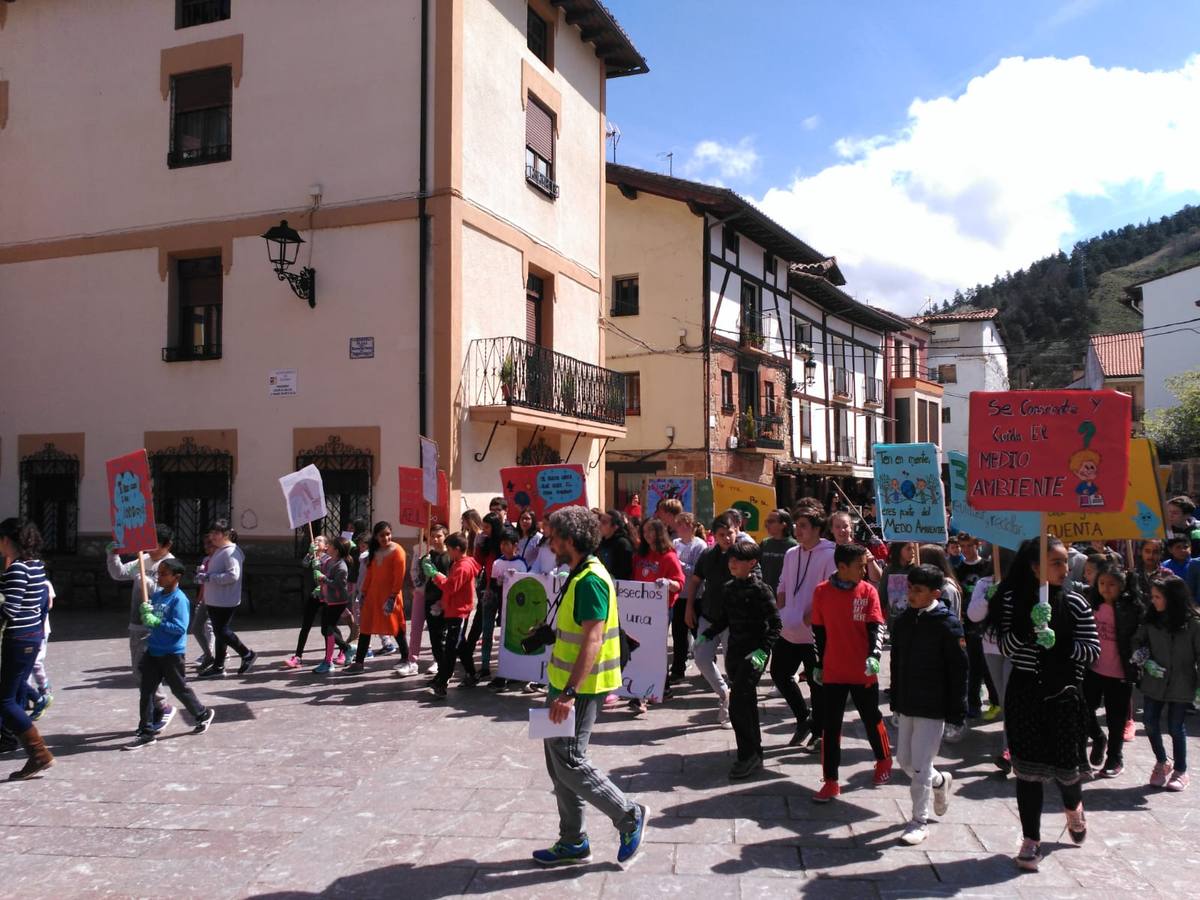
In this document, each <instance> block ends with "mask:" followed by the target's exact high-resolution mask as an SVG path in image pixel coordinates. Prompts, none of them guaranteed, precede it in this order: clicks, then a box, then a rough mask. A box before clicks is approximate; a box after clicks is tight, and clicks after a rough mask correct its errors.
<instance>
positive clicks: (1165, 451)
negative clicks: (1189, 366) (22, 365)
mask: <svg viewBox="0 0 1200 900" xmlns="http://www.w3.org/2000/svg"><path fill="white" fill-rule="evenodd" d="M1167 387H1168V388H1169V389H1170V390H1171V393H1173V394H1174V395H1175V396H1176V397H1177V398H1178V399H1179V403H1178V404H1177V405H1175V406H1172V407H1171V408H1170V409H1151V410H1147V411H1146V436H1147V437H1149V438H1150V439H1151V440H1153V441H1154V442H1155V443H1156V444H1157V445H1158V452H1159V453H1160V454H1161V455H1162V457H1163V459H1166V460H1173V459H1191V458H1193V457H1200V369H1193V370H1192V371H1190V372H1182V373H1180V374H1179V375H1172V376H1171V377H1170V378H1168V379H1167Z"/></svg>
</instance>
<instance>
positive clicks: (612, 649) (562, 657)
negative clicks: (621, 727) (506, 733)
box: [546, 556, 621, 694]
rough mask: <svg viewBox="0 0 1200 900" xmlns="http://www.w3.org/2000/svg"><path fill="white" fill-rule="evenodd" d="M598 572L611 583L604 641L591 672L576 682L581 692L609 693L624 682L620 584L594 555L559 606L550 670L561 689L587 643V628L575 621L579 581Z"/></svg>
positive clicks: (607, 583)
mask: <svg viewBox="0 0 1200 900" xmlns="http://www.w3.org/2000/svg"><path fill="white" fill-rule="evenodd" d="M588 574H591V575H595V576H596V577H597V578H599V579H600V580H601V581H603V582H604V583H605V584H606V585H608V618H606V619H605V620H604V641H603V643H602V644H601V645H600V653H599V655H598V656H597V657H596V663H595V665H593V666H592V670H591V671H590V672H588V674H587V676H586V677H585V678H584V679H583V681H581V682H580V683H579V684H578V685H576V687H575V689H576V690H577V691H578V692H579V693H580V694H607V693H609V692H610V691H615V690H616V689H617V688H619V687H620V686H621V637H620V635H621V632H620V628H619V622H620V620H619V618H618V616H617V588H616V586H615V585H614V584H613V580H612V577H611V576H610V575H609V574H608V570H607V569H605V568H604V566H603V565H602V564H601V563H600V560H598V559H596V557H594V556H590V557H588V560H587V562H586V563H585V564H584V566H583V569H582V570H581V571H580V572H578V573H576V574H575V575H574V577H572V578H571V580H570V582H569V583H568V584H567V587H566V590H565V591H563V598H562V603H561V604H560V606H559V608H558V626H557V636H556V638H555V641H554V649H553V650H552V651H551V654H550V664H549V665H548V666H547V667H546V674H547V675H548V676H549V678H550V686H551V687H553V688H554V689H555V690H556V691H561V690H563V689H564V688H566V686H567V682H568V680H569V679H570V677H571V670H572V669H573V668H574V667H575V660H577V659H578V658H579V648H580V647H582V646H583V628H582V626H580V625H579V624H578V623H577V622H576V621H575V585H576V584H578V583H579V580H580V579H581V578H583V577H584V576H585V575H588Z"/></svg>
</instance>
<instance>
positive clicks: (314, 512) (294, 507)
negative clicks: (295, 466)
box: [279, 466, 325, 528]
mask: <svg viewBox="0 0 1200 900" xmlns="http://www.w3.org/2000/svg"><path fill="white" fill-rule="evenodd" d="M279 486H280V487H281V488H283V498H284V500H286V501H287V511H288V524H289V525H290V526H291V527H292V528H303V527H304V526H305V525H307V524H308V523H309V522H315V521H316V520H317V519H323V518H325V485H323V484H322V483H321V471H320V469H318V468H317V467H316V466H305V467H304V468H303V469H301V470H300V471H299V472H293V473H292V474H290V475H284V476H283V477H282V478H280V479H279Z"/></svg>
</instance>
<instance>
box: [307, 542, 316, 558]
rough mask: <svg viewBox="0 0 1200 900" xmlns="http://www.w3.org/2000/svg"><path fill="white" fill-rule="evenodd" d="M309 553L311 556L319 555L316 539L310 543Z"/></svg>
mask: <svg viewBox="0 0 1200 900" xmlns="http://www.w3.org/2000/svg"><path fill="white" fill-rule="evenodd" d="M308 553H309V556H316V555H317V542H316V541H313V542H312V543H311V544H309V545H308Z"/></svg>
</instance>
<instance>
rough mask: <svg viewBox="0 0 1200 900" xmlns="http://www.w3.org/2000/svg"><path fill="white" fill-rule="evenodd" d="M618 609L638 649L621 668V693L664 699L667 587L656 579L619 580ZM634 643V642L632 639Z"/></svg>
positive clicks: (650, 698) (621, 620) (623, 624)
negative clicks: (656, 582) (658, 583)
mask: <svg viewBox="0 0 1200 900" xmlns="http://www.w3.org/2000/svg"><path fill="white" fill-rule="evenodd" d="M616 586H617V613H618V615H619V617H620V624H621V629H622V630H623V631H624V632H625V634H626V635H627V636H628V637H629V638H632V639H633V641H636V642H637V644H638V646H637V649H636V650H634V651H633V653H632V654H631V655H630V657H629V662H628V664H626V665H625V666H624V667H623V668H622V669H621V687H620V688H619V689H618V691H617V694H618V695H619V696H621V697H636V698H638V699H640V700H649V701H651V702H653V703H660V702H662V696H663V689H664V687H665V685H666V681H667V624H668V622H669V621H670V618H671V614H670V611H669V610H668V608H667V588H665V587H659V586H658V585H656V584H655V583H654V582H653V581H618V582H616ZM631 646H632V643H631Z"/></svg>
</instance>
